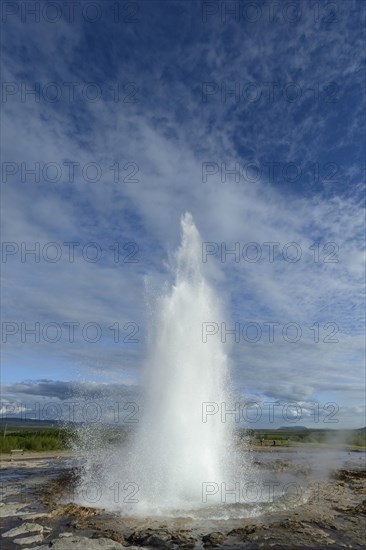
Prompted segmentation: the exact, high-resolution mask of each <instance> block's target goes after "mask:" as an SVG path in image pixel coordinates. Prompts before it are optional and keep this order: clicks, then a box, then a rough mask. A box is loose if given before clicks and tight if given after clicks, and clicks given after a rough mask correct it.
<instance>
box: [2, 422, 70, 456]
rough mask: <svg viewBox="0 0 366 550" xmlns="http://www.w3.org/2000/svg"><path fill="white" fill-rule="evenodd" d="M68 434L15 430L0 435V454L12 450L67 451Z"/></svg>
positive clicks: (45, 430)
mask: <svg viewBox="0 0 366 550" xmlns="http://www.w3.org/2000/svg"><path fill="white" fill-rule="evenodd" d="M68 439H69V432H68V431H67V430H65V429H62V428H61V429H55V428H43V429H41V430H24V431H21V430H17V431H16V432H10V433H6V432H5V433H4V431H3V433H2V434H1V435H0V453H10V451H11V450H13V449H23V451H59V450H63V449H67V441H68Z"/></svg>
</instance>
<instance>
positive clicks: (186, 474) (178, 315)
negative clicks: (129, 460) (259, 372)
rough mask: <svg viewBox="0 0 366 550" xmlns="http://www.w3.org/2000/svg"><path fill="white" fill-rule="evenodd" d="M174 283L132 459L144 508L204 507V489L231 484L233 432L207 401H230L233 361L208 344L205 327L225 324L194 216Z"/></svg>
mask: <svg viewBox="0 0 366 550" xmlns="http://www.w3.org/2000/svg"><path fill="white" fill-rule="evenodd" d="M181 225H182V243H181V246H180V248H179V249H178V251H177V253H176V264H177V265H176V268H175V269H176V272H175V283H174V285H173V286H172V288H171V289H170V290H169V291H168V292H167V293H166V294H165V295H164V296H162V297H161V298H160V299H159V300H158V303H157V307H156V312H155V317H154V326H153V327H152V333H153V334H152V335H151V338H150V341H151V349H150V350H149V353H148V361H147V364H146V368H145V373H144V380H143V382H144V388H145V405H144V415H143V418H142V422H141V426H140V428H139V430H138V433H137V437H136V442H135V445H134V452H133V455H134V456H135V462H134V464H135V468H133V469H134V470H135V472H136V473H135V475H134V477H135V478H136V479H138V480H139V482H138V483H139V488H140V495H139V498H140V502H141V506H144V505H145V506H146V507H147V508H154V509H166V508H176V507H178V508H185V507H191V506H197V505H200V504H202V487H203V484H204V483H209V482H212V483H216V484H220V483H221V482H226V483H229V482H230V481H231V473H230V469H229V463H230V462H231V459H230V456H231V451H230V447H231V434H230V428H229V425H228V424H226V423H225V422H222V420H221V416H220V414H219V413H217V414H215V415H211V416H209V417H207V419H206V420H207V421H206V422H204V419H205V418H204V416H203V414H202V413H203V410H206V409H207V410H213V408H214V406H213V405H212V406H211V405H205V403H215V404H217V406H218V407H220V406H221V403H227V402H228V386H229V376H228V360H227V356H226V354H225V350H224V346H223V344H222V343H221V341H220V339H219V338H214V337H212V338H208V341H207V342H206V343H204V342H203V340H202V324H203V323H205V322H212V321H215V322H216V321H217V320H220V319H223V314H222V312H221V310H220V309H221V308H220V303H219V300H218V298H217V296H216V295H215V293H214V291H213V289H212V288H211V287H210V286H209V284H208V283H207V281H206V279H205V277H204V275H203V273H202V256H201V246H202V245H201V239H200V235H199V233H198V231H197V229H196V227H195V225H194V223H193V220H192V216H191V215H190V214H185V215H184V216H183V217H182V220H181Z"/></svg>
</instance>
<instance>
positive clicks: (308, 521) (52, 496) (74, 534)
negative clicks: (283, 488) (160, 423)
mask: <svg viewBox="0 0 366 550" xmlns="http://www.w3.org/2000/svg"><path fill="white" fill-rule="evenodd" d="M257 462H258V469H261V468H262V469H263V470H264V466H265V467H266V468H267V470H268V467H269V466H271V465H272V466H273V471H274V472H278V471H281V472H288V473H291V474H294V473H296V475H298V476H302V477H301V479H302V480H304V479H307V495H308V496H307V498H306V499H305V500H303V501H301V502H300V501H299V502H296V503H294V504H293V505H292V506H289V507H288V508H287V509H282V510H273V511H270V512H266V513H264V514H263V515H261V516H257V517H247V518H242V519H232V518H231V519H230V514H229V519H217V520H213V519H209V520H207V521H204V520H202V519H201V520H199V521H197V520H195V519H194V518H190V517H182V518H178V517H177V518H163V517H153V518H141V517H140V518H137V517H121V516H120V515H117V514H113V513H110V512H106V511H105V510H103V509H98V508H94V507H88V506H79V505H77V504H75V503H69V502H67V494H68V493H67V491H68V488H69V487H70V486H72V484H73V483H75V480H76V474H75V471H76V470H75V464H73V463H70V461H67V460H65V461H62V460H61V461H60V460H58V461H54V460H47V459H42V460H37V461H34V462H33V463H31V462H27V461H26V460H24V459H22V460H21V461H20V462H19V464H17V465H15V464H14V463H12V464H11V465H10V466H9V464H7V463H6V462H5V465H4V462H3V464H2V473H3V474H5V475H4V480H5V483H4V487H3V493H2V496H1V498H2V502H1V505H0V515H1V517H2V531H1V533H2V534H1V540H0V542H1V548H2V550H13V549H18V550H19V549H20V548H26V549H29V550H31V549H32V550H46V549H49V548H52V550H78V549H80V550H81V549H82V550H99V549H105V550H109V549H110V550H117V549H121V548H127V547H128V548H130V549H131V550H137V549H138V548H140V549H141V548H144V549H156V548H161V549H166V550H168V549H172V550H173V549H182V550H183V549H195V548H197V549H198V548H200V549H209V548H225V549H239V548H243V549H248V550H255V549H262V548H263V549H267V548H273V549H275V550H276V549H280V548H298V549H305V548H313V549H314V550H315V549H320V548H329V549H332V548H355V549H358V548H364V547H365V545H364V543H363V540H364V533H365V524H366V517H365V516H366V500H365V485H366V469H365V465H364V455H363V457H362V460H361V461H359V463H358V464H353V465H348V466H347V467H342V468H338V469H336V470H334V471H333V472H332V473H330V475H329V476H328V477H324V478H323V479H322V480H321V481H319V480H317V481H314V479H312V477H311V471H310V469H309V467H308V466H307V465H306V464H305V466H304V465H303V464H301V463H300V464H299V463H298V462H296V461H293V460H291V459H288V458H286V459H284V458H281V456H280V453H279V456H277V455H276V454H273V455H271V456H270V457H266V458H265V460H264V459H262V457H261V456H259V457H258V458H257ZM7 466H8V467H7ZM30 474H31V475H30ZM65 495H66V497H65ZM65 500H66V501H65Z"/></svg>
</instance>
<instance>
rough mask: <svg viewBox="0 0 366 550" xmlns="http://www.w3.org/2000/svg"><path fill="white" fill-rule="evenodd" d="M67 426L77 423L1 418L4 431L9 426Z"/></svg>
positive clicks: (0, 421)
mask: <svg viewBox="0 0 366 550" xmlns="http://www.w3.org/2000/svg"><path fill="white" fill-rule="evenodd" d="M65 424H76V423H75V422H64V421H59V420H35V419H31V418H10V417H6V416H5V417H2V418H0V426H1V428H2V429H4V428H5V426H7V428H8V429H10V428H52V427H62V426H65Z"/></svg>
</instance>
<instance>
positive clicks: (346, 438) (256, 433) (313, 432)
mask: <svg viewBox="0 0 366 550" xmlns="http://www.w3.org/2000/svg"><path fill="white" fill-rule="evenodd" d="M240 437H248V438H249V440H250V442H251V443H252V444H254V445H260V442H261V440H262V445H263V446H269V445H272V442H273V441H276V445H281V446H296V445H307V446H317V447H321V446H326V447H334V448H346V449H355V450H366V431H365V430H325V429H301V428H300V429H298V430H297V429H296V428H291V429H278V430H276V429H275V430H253V429H249V430H242V431H241V432H240Z"/></svg>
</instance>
